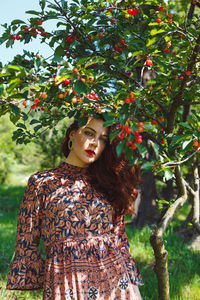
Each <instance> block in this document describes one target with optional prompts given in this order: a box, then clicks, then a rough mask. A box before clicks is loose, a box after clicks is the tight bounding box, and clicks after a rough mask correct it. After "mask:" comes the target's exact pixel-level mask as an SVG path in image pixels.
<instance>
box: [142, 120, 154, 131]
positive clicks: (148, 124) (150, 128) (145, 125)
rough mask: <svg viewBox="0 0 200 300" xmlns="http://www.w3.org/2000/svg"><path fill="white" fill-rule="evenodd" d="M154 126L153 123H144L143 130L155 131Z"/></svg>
mask: <svg viewBox="0 0 200 300" xmlns="http://www.w3.org/2000/svg"><path fill="white" fill-rule="evenodd" d="M153 129H154V126H153V125H152V124H151V123H147V122H146V123H144V124H143V130H144V131H153Z"/></svg>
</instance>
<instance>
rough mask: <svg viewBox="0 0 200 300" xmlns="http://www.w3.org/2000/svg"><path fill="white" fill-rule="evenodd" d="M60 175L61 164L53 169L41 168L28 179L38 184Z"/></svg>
mask: <svg viewBox="0 0 200 300" xmlns="http://www.w3.org/2000/svg"><path fill="white" fill-rule="evenodd" d="M57 176H59V166H57V167H55V168H51V169H45V170H40V171H37V172H35V173H33V174H32V175H30V177H29V179H28V181H29V182H35V183H36V184H39V183H45V182H47V181H49V180H52V179H55V178H56V177H57Z"/></svg>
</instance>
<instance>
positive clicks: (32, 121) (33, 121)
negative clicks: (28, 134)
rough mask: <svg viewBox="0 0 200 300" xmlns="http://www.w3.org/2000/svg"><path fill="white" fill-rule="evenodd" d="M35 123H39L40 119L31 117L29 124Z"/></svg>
mask: <svg viewBox="0 0 200 300" xmlns="http://www.w3.org/2000/svg"><path fill="white" fill-rule="evenodd" d="M36 123H40V121H39V120H36V119H33V120H31V122H30V125H33V124H36Z"/></svg>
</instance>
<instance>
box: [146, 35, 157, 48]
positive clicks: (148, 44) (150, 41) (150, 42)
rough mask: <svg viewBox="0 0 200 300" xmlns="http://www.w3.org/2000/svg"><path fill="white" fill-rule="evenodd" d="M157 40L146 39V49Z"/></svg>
mask: <svg viewBox="0 0 200 300" xmlns="http://www.w3.org/2000/svg"><path fill="white" fill-rule="evenodd" d="M157 40H158V38H157V37H153V38H151V39H148V40H147V44H146V46H147V47H150V46H151V45H153V44H155V43H156V42H157Z"/></svg>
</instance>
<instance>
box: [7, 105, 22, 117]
mask: <svg viewBox="0 0 200 300" xmlns="http://www.w3.org/2000/svg"><path fill="white" fill-rule="evenodd" d="M9 106H10V108H11V111H12V113H13V114H14V115H15V116H18V115H19V114H20V110H19V107H18V106H16V105H14V104H9Z"/></svg>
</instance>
